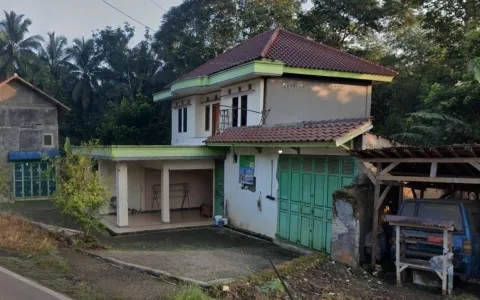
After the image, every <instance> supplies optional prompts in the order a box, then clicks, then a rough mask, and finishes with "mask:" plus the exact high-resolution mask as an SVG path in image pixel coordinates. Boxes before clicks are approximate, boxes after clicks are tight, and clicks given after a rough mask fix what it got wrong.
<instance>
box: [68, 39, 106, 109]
mask: <svg viewBox="0 0 480 300" xmlns="http://www.w3.org/2000/svg"><path fill="white" fill-rule="evenodd" d="M67 53H68V54H69V55H70V57H71V59H72V61H73V70H72V73H73V74H74V75H75V76H76V78H77V80H76V82H75V86H74V88H73V91H72V98H73V100H74V101H77V102H78V101H81V103H82V106H83V109H84V110H88V108H89V107H90V104H91V101H92V98H93V92H94V90H95V89H97V88H98V85H99V79H98V75H99V73H100V72H101V71H102V70H101V68H100V64H101V62H102V58H101V56H100V55H99V53H97V51H96V49H95V43H94V41H93V39H89V40H85V38H82V39H81V40H80V39H75V40H73V45H72V47H71V48H69V49H68V50H67Z"/></svg>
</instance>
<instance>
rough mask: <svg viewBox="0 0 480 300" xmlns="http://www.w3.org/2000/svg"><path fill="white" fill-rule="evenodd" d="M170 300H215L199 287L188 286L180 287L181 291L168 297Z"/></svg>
mask: <svg viewBox="0 0 480 300" xmlns="http://www.w3.org/2000/svg"><path fill="white" fill-rule="evenodd" d="M167 299H168V300H213V298H212V297H210V296H208V295H207V293H206V292H205V291H204V290H203V289H202V288H201V287H199V286H194V285H186V286H182V287H180V291H178V292H176V293H175V294H173V295H170V296H168V298H167Z"/></svg>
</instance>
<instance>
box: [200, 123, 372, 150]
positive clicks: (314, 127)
mask: <svg viewBox="0 0 480 300" xmlns="http://www.w3.org/2000/svg"><path fill="white" fill-rule="evenodd" d="M370 123H371V121H370V119H369V118H358V119H336V120H327V121H308V122H301V123H291V124H278V125H263V126H245V127H232V128H229V129H226V130H224V131H222V132H220V133H218V134H216V135H213V136H211V137H209V138H208V139H207V140H206V141H205V143H207V145H208V144H209V143H228V144H230V143H283V142H285V143H302V142H333V141H336V140H337V139H339V138H341V137H343V136H345V135H346V134H348V133H350V132H352V131H353V130H355V129H358V128H360V127H362V126H364V125H367V124H370Z"/></svg>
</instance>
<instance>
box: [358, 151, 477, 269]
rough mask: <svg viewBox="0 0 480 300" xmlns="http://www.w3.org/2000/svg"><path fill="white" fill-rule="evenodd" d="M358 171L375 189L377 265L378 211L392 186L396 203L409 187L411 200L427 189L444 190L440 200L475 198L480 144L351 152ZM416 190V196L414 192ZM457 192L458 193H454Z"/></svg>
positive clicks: (373, 258)
mask: <svg viewBox="0 0 480 300" xmlns="http://www.w3.org/2000/svg"><path fill="white" fill-rule="evenodd" d="M349 153H350V154H351V155H353V156H355V157H357V159H358V161H359V168H360V169H361V170H362V171H363V172H364V173H365V174H366V175H367V176H368V178H369V179H370V180H371V181H372V183H373V184H374V186H375V189H374V201H373V203H374V207H373V209H374V214H373V215H374V217H373V227H372V260H371V264H372V266H373V267H374V266H375V263H376V251H375V249H376V246H377V245H376V240H377V239H376V238H375V237H376V236H377V229H378V224H379V212H380V208H381V207H382V204H383V202H384V200H385V198H386V197H387V195H388V193H389V191H390V190H391V188H392V187H393V186H398V187H400V191H402V192H400V193H399V195H398V200H399V203H402V202H403V188H404V187H406V188H410V189H411V190H412V193H413V197H414V198H423V196H424V192H425V190H426V189H427V188H435V189H440V190H443V194H442V195H441V196H440V197H439V198H440V199H442V198H446V197H449V196H452V195H453V194H454V193H455V195H454V196H455V197H456V198H460V199H461V198H465V197H470V198H471V197H475V200H476V199H478V192H480V145H455V146H442V147H392V148H383V149H369V150H352V151H349ZM417 191H419V193H417ZM457 193H459V194H457Z"/></svg>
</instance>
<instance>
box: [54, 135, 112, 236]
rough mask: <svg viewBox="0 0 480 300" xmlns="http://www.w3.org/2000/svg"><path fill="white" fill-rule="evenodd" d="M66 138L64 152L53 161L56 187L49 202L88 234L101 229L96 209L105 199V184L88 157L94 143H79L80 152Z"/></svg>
mask: <svg viewBox="0 0 480 300" xmlns="http://www.w3.org/2000/svg"><path fill="white" fill-rule="evenodd" d="M69 144H70V143H69V141H68V139H67V141H66V143H65V150H66V151H65V154H64V155H63V156H62V157H59V158H56V159H55V160H54V165H55V166H56V168H57V189H56V191H55V193H54V194H53V197H52V201H53V203H54V205H55V206H56V207H57V208H58V209H59V210H60V212H61V213H62V214H63V215H66V216H69V217H72V218H73V219H74V220H75V221H76V222H77V223H78V224H79V225H80V226H81V227H82V230H83V231H84V233H85V235H89V234H90V233H91V231H92V230H97V231H99V230H102V229H103V225H102V224H101V222H100V219H99V216H98V212H99V209H100V208H101V207H103V206H104V205H105V203H106V201H107V187H106V185H105V184H104V183H103V182H102V181H101V178H100V174H98V171H96V170H95V164H96V161H95V160H94V159H93V158H92V157H91V154H92V151H93V149H95V147H98V142H96V141H95V142H89V143H84V144H82V149H83V151H81V152H79V153H75V154H74V153H72V152H71V151H70V146H69Z"/></svg>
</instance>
